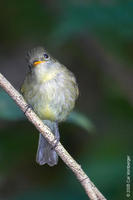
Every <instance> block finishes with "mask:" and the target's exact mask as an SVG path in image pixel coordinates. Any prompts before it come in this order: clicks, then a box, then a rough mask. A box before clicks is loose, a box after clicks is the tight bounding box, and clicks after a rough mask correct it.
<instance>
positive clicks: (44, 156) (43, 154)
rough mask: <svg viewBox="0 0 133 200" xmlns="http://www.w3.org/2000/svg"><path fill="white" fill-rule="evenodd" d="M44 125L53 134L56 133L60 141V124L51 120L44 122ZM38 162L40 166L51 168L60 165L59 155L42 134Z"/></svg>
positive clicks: (37, 156)
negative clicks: (46, 165)
mask: <svg viewBox="0 0 133 200" xmlns="http://www.w3.org/2000/svg"><path fill="white" fill-rule="evenodd" d="M43 123H44V124H45V125H47V126H48V127H49V128H50V129H51V131H52V133H54V135H55V137H56V139H57V140H59V139H60V136H59V131H58V123H57V122H52V121H49V120H43ZM36 162H37V163H38V164H39V165H44V164H46V163H47V164H48V165H49V166H54V165H56V164H57V163H58V155H57V153H56V152H55V151H54V149H53V148H52V146H51V145H50V144H49V143H48V142H47V140H46V139H45V138H44V136H43V135H42V134H41V133H40V135H39V143H38V150H37V155H36Z"/></svg>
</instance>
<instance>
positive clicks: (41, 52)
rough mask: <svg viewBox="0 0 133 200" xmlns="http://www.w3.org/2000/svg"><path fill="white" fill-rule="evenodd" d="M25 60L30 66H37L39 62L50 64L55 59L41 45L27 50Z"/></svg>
mask: <svg viewBox="0 0 133 200" xmlns="http://www.w3.org/2000/svg"><path fill="white" fill-rule="evenodd" d="M26 60H27V62H28V65H29V67H30V68H32V67H39V66H40V64H44V63H45V64H48V65H51V64H53V63H54V62H55V60H54V59H53V58H52V57H51V56H50V54H49V53H48V52H47V51H46V50H45V49H44V48H43V47H36V48H34V49H31V50H30V51H28V53H27V56H26Z"/></svg>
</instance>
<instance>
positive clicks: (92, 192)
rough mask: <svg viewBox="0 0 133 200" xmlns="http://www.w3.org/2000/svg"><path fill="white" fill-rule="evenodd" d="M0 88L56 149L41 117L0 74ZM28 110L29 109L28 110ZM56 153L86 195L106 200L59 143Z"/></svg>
mask: <svg viewBox="0 0 133 200" xmlns="http://www.w3.org/2000/svg"><path fill="white" fill-rule="evenodd" d="M0 86H1V87H2V88H3V89H4V90H5V91H6V92H7V93H8V95H9V96H10V97H11V98H12V99H13V100H14V101H15V102H16V104H17V105H18V106H19V107H20V109H21V110H22V111H23V112H24V113H25V115H26V116H27V118H28V120H29V121H31V122H32V123H33V124H34V125H35V127H36V128H37V129H38V131H39V132H41V133H42V135H43V136H44V137H45V138H46V139H47V141H48V142H49V143H50V144H51V145H52V146H53V147H54V146H55V144H56V139H55V137H54V135H53V134H52V133H51V131H50V129H49V128H48V127H47V126H46V125H44V124H43V122H42V121H41V120H40V119H39V117H38V116H37V115H36V114H35V113H34V111H33V110H32V109H31V108H28V104H27V103H26V102H25V100H24V98H23V97H22V95H20V94H19V92H18V91H17V90H16V89H15V88H14V87H13V86H12V85H11V84H10V83H9V81H8V80H7V79H6V78H5V77H4V76H3V75H2V74H0ZM27 108H28V109H27ZM55 151H56V152H57V154H58V155H59V156H60V157H61V159H62V160H63V161H64V163H65V164H66V165H67V166H68V167H69V168H70V169H71V170H72V171H73V173H74V174H75V176H76V177H77V179H78V180H79V182H80V183H81V185H82V186H83V188H84V190H85V192H86V194H87V195H88V197H89V198H90V199H91V200H106V199H105V197H104V196H103V195H102V194H101V193H100V191H99V190H98V189H97V188H96V187H95V185H94V184H93V183H92V182H91V180H90V179H89V177H88V176H87V175H86V174H85V172H84V171H83V170H82V168H81V166H80V165H79V164H78V163H77V162H76V161H75V160H74V159H73V158H72V157H71V155H70V154H69V153H68V152H67V151H66V150H65V148H64V147H63V146H62V144H61V143H60V142H59V143H58V144H57V145H56V147H55Z"/></svg>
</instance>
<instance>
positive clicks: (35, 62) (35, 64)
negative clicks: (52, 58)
mask: <svg viewBox="0 0 133 200" xmlns="http://www.w3.org/2000/svg"><path fill="white" fill-rule="evenodd" d="M41 63H45V61H44V60H43V61H41V60H40V61H34V62H33V66H34V67H36V66H37V65H39V64H41Z"/></svg>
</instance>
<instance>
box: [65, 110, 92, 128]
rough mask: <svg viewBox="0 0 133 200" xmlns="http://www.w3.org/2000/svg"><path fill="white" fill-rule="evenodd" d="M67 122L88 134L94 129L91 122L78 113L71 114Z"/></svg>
mask: <svg viewBox="0 0 133 200" xmlns="http://www.w3.org/2000/svg"><path fill="white" fill-rule="evenodd" d="M67 122H69V123H73V124H76V125H77V126H79V127H81V128H83V129H85V130H87V131H88V132H92V131H94V129H95V127H94V125H93V123H92V122H91V120H90V119H89V118H88V117H87V116H85V115H84V114H82V113H80V112H76V111H73V112H71V114H70V115H69V117H68V119H67Z"/></svg>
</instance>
